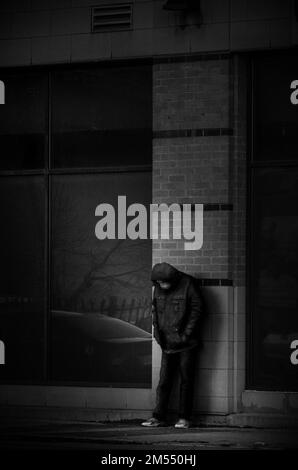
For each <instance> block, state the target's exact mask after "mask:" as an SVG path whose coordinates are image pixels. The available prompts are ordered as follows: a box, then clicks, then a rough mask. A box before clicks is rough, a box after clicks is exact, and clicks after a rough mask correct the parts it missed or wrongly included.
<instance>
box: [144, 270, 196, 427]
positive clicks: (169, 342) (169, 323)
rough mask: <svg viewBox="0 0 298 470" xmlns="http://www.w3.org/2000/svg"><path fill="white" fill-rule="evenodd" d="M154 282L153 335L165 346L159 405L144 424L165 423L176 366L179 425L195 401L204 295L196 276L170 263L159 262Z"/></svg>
mask: <svg viewBox="0 0 298 470" xmlns="http://www.w3.org/2000/svg"><path fill="white" fill-rule="evenodd" d="M151 280H152V282H153V284H154V293H153V300H152V319H153V327H154V337H155V339H156V341H157V343H158V344H159V345H160V347H161V349H162V358H161V368H160V377H159V384H158V386H157V390H156V406H155V409H154V411H153V413H152V417H151V418H149V419H148V420H147V421H144V422H143V423H142V425H143V426H162V425H164V424H165V420H166V413H167V405H168V401H169V396H170V392H171V389H172V385H173V380H174V377H175V372H176V369H177V367H179V373H180V397H179V417H178V418H179V419H178V421H177V423H176V424H175V427H177V428H187V427H188V426H189V425H190V415H191V411H192V402H193V382H194V364H195V359H196V355H197V349H198V348H197V346H198V344H199V320H200V318H201V314H202V309H203V308H202V307H203V303H202V296H201V292H200V289H199V287H198V285H197V282H196V280H195V278H194V277H193V276H190V275H188V274H186V273H183V272H181V271H179V270H178V269H176V268H174V266H171V265H170V264H168V263H158V264H156V265H155V266H154V267H153V269H152V273H151Z"/></svg>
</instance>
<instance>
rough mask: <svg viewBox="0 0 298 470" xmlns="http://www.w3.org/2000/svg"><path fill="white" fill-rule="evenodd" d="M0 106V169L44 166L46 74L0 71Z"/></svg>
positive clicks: (46, 114) (27, 168) (45, 147)
mask: <svg viewBox="0 0 298 470" xmlns="http://www.w3.org/2000/svg"><path fill="white" fill-rule="evenodd" d="M1 80H2V81H3V82H4V83H5V105H2V106H0V148H1V158H0V170H30V169H35V168H44V166H45V156H46V154H47V128H48V122H47V120H48V76H47V74H37V73H19V74H15V73H14V74H12V73H3V74H1Z"/></svg>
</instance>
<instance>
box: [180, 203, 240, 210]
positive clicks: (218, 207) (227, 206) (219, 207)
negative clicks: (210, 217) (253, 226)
mask: <svg viewBox="0 0 298 470" xmlns="http://www.w3.org/2000/svg"><path fill="white" fill-rule="evenodd" d="M185 204H187V203H185ZM188 204H189V203H188ZM197 204H199V203H197ZM201 204H203V206H204V211H232V210H233V204H221V203H218V204H204V203H201ZM179 205H180V207H181V209H183V203H182V204H179ZM191 210H192V211H194V210H195V204H191Z"/></svg>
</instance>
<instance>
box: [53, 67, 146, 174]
mask: <svg viewBox="0 0 298 470" xmlns="http://www.w3.org/2000/svg"><path fill="white" fill-rule="evenodd" d="M150 88H151V69H150V67H148V66H133V67H110V68H105V69H98V68H97V69H92V70H74V71H73V72H72V73H69V72H55V73H54V74H53V76H52V90H53V106H52V125H53V134H52V165H53V166H54V167H57V168H61V167H65V166H66V167H86V166H88V167H98V166H115V165H140V164H151V156H152V151H151V142H152V137H151V131H152V112H151V107H152V99H151V93H150V92H149V93H148V90H150Z"/></svg>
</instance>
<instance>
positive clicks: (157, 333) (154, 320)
mask: <svg viewBox="0 0 298 470" xmlns="http://www.w3.org/2000/svg"><path fill="white" fill-rule="evenodd" d="M151 311H152V324H153V336H154V338H155V339H156V341H157V343H158V344H159V345H160V346H161V335H160V330H159V327H158V319H157V313H156V300H155V297H154V295H153V299H152V310H151Z"/></svg>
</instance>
